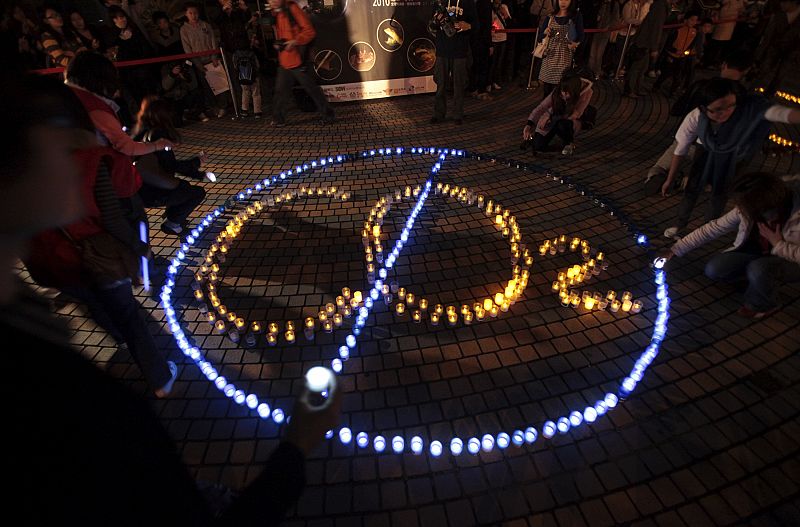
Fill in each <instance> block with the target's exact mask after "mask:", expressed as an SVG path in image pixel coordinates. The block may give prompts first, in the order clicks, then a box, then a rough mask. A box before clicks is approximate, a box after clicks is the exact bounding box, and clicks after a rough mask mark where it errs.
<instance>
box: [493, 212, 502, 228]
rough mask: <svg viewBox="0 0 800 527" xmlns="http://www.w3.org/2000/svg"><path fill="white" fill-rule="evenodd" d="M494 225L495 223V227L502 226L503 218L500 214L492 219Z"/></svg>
mask: <svg viewBox="0 0 800 527" xmlns="http://www.w3.org/2000/svg"><path fill="white" fill-rule="evenodd" d="M494 223H495V225H502V224H503V216H502V215H501V214H498V215H497V216H495V217H494Z"/></svg>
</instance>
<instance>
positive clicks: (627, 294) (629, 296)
mask: <svg viewBox="0 0 800 527" xmlns="http://www.w3.org/2000/svg"><path fill="white" fill-rule="evenodd" d="M632 298H633V295H632V294H631V292H630V291H625V292H623V293H622V301H623V302H624V301H625V300H631V299H632Z"/></svg>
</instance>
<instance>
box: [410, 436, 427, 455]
mask: <svg viewBox="0 0 800 527" xmlns="http://www.w3.org/2000/svg"><path fill="white" fill-rule="evenodd" d="M423 447H424V444H423V443H422V438H421V437H419V436H414V437H412V438H411V451H412V452H414V453H415V454H420V453H422V448H423Z"/></svg>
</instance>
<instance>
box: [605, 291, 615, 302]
mask: <svg viewBox="0 0 800 527" xmlns="http://www.w3.org/2000/svg"><path fill="white" fill-rule="evenodd" d="M615 298H617V293H616V292H615V291H609V292H608V293H606V300H608V301H609V302H611V301H613V300H614V299H615Z"/></svg>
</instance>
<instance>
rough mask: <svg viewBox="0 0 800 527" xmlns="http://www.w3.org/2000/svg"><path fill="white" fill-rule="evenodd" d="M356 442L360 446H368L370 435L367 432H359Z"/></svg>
mask: <svg viewBox="0 0 800 527" xmlns="http://www.w3.org/2000/svg"><path fill="white" fill-rule="evenodd" d="M356 444H357V445H358V446H359V447H360V448H367V445H369V436H368V435H367V433H366V432H359V433H358V435H357V436H356Z"/></svg>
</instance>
